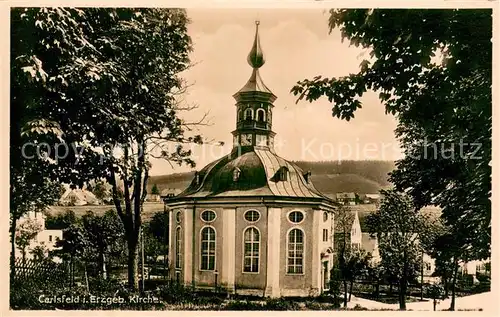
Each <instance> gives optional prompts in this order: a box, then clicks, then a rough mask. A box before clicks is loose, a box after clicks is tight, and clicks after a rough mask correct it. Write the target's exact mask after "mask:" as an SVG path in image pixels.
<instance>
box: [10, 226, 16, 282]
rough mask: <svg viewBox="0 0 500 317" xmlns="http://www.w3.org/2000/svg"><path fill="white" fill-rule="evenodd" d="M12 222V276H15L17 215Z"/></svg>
mask: <svg viewBox="0 0 500 317" xmlns="http://www.w3.org/2000/svg"><path fill="white" fill-rule="evenodd" d="M12 218H13V219H12V221H11V224H10V276H11V278H14V277H15V275H16V223H17V219H16V217H12Z"/></svg>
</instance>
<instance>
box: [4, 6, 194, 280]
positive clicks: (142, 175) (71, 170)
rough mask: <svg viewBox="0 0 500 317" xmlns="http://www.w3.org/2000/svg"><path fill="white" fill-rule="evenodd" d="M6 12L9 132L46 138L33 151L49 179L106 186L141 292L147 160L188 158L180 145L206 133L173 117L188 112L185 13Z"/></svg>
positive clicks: (124, 10) (130, 10) (131, 272)
mask: <svg viewBox="0 0 500 317" xmlns="http://www.w3.org/2000/svg"><path fill="white" fill-rule="evenodd" d="M12 15H13V17H12V24H13V25H12V27H11V29H12V42H13V43H14V45H13V49H12V50H11V60H13V61H15V63H13V64H12V66H11V68H12V69H11V74H13V75H11V76H12V78H13V80H12V82H13V93H12V94H11V96H12V98H11V108H15V109H16V114H17V116H18V119H19V120H18V121H19V122H21V123H22V124H21V125H20V126H19V127H18V129H17V130H15V131H13V132H14V134H16V135H17V134H19V135H21V133H20V132H19V131H21V130H23V129H24V130H26V131H27V133H26V135H27V138H28V140H29V141H32V140H35V139H36V140H40V139H41V140H43V143H44V144H45V145H47V147H45V148H44V149H41V150H40V149H39V148H37V150H38V152H40V153H42V154H43V155H38V156H37V157H42V158H44V159H43V160H42V161H43V162H44V163H45V164H46V165H48V168H47V171H46V172H45V174H44V175H45V176H47V175H48V176H49V177H50V179H58V180H61V181H64V182H66V183H70V184H72V186H74V187H83V186H84V184H85V183H88V182H89V181H90V180H101V179H105V180H106V181H107V182H108V183H109V184H110V185H111V187H112V189H111V195H112V197H113V202H114V205H115V208H116V209H117V213H118V215H119V217H120V219H121V221H122V223H123V225H124V230H125V237H126V240H127V245H128V253H129V254H128V280H129V287H130V288H131V289H133V290H137V289H138V278H137V265H138V240H139V232H140V229H141V226H142V218H141V210H142V204H143V202H144V199H145V197H146V194H147V192H146V187H147V181H148V170H149V168H150V163H149V161H148V160H149V157H150V156H155V157H159V158H163V159H166V160H168V161H169V162H173V163H178V164H182V163H187V164H191V165H194V162H193V161H192V160H191V159H189V156H190V154H191V152H190V151H186V150H184V149H183V147H182V144H183V143H187V142H194V143H200V142H201V140H202V139H201V137H199V136H190V137H188V136H185V134H184V130H185V128H186V126H188V125H190V124H193V123H188V122H185V121H183V120H181V119H179V118H178V113H179V112H180V111H184V110H190V109H192V108H191V107H183V106H182V104H181V101H179V100H178V96H179V95H181V94H182V93H183V92H184V91H185V87H186V85H185V82H184V80H182V78H180V77H179V73H180V72H182V71H184V70H186V69H187V68H188V67H189V56H188V54H189V52H190V51H191V40H190V38H189V36H188V35H187V23H188V19H187V16H186V13H185V11H184V10H178V9H136V8H115V9H110V8H87V9H65V8H33V9H16V10H13V11H12ZM33 35H36V36H33ZM16 122H17V121H16ZM194 124H196V123H194ZM47 131H48V132H47ZM49 132H50V133H49ZM22 143H23V142H21V141H19V142H17V143H16V145H17V146H18V147H19V148H22ZM168 146H170V148H169V147H168ZM56 149H57V150H59V151H56ZM61 149H63V150H64V155H60V154H61ZM155 151H156V152H155ZM157 152H159V153H160V154H156V153H157ZM17 157H21V155H18V156H17Z"/></svg>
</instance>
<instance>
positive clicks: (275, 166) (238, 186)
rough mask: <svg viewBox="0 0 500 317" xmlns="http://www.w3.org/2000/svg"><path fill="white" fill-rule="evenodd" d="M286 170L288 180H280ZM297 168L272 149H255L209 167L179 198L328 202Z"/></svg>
mask: <svg viewBox="0 0 500 317" xmlns="http://www.w3.org/2000/svg"><path fill="white" fill-rule="evenodd" d="M283 169H285V170H286V171H287V172H288V173H287V177H286V179H280V178H279V177H277V176H278V175H279V174H280V171H282V170H283ZM305 174H306V173H304V172H303V171H302V169H300V168H299V167H298V166H297V165H295V164H293V163H291V162H289V161H287V160H285V159H283V158H281V157H279V156H278V155H276V154H275V153H273V152H271V151H270V150H268V149H257V148H253V149H250V150H248V151H247V152H244V153H241V154H239V155H238V151H237V150H236V151H234V150H233V151H232V152H231V153H230V154H229V155H227V156H224V157H222V158H220V159H219V160H217V161H215V162H212V163H210V164H209V165H207V166H205V167H204V168H203V169H202V170H201V171H200V172H198V173H197V174H196V175H195V178H194V179H193V181H192V182H191V184H190V185H189V187H188V188H187V189H186V190H184V191H183V192H182V193H180V194H179V195H178V196H176V199H182V198H196V197H199V198H202V197H207V198H208V197H232V196H234V197H241V196H246V197H248V196H281V197H297V198H298V197H302V198H319V199H327V200H330V199H329V198H327V197H326V196H324V195H322V194H321V193H320V192H319V191H318V190H317V189H316V188H315V187H314V185H313V184H312V182H311V181H310V179H309V180H306V177H307V175H306V176H305Z"/></svg>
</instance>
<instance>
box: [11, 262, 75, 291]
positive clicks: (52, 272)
mask: <svg viewBox="0 0 500 317" xmlns="http://www.w3.org/2000/svg"><path fill="white" fill-rule="evenodd" d="M14 269H15V272H14V274H13V276H12V277H13V279H14V281H16V282H27V283H34V284H35V283H42V284H55V285H58V286H65V285H66V284H68V283H69V278H68V274H67V270H66V269H65V266H64V265H62V264H58V263H55V262H52V261H50V260H42V261H40V260H33V259H25V260H23V259H16V262H15V266H14Z"/></svg>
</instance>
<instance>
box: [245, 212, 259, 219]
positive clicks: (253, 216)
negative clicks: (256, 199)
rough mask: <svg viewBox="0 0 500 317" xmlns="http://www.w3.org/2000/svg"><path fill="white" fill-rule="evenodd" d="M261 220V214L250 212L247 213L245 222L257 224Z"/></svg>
mask: <svg viewBox="0 0 500 317" xmlns="http://www.w3.org/2000/svg"><path fill="white" fill-rule="evenodd" d="M259 218H260V214H259V212H258V211H257V210H248V211H247V212H245V220H246V221H249V222H256V221H258V220H259Z"/></svg>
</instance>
